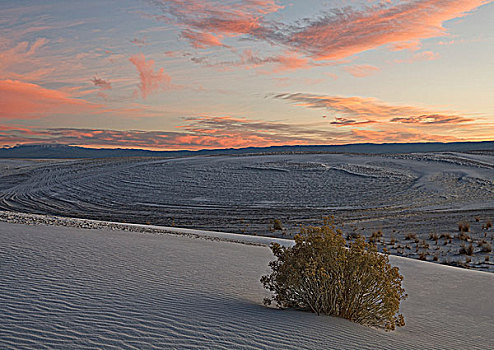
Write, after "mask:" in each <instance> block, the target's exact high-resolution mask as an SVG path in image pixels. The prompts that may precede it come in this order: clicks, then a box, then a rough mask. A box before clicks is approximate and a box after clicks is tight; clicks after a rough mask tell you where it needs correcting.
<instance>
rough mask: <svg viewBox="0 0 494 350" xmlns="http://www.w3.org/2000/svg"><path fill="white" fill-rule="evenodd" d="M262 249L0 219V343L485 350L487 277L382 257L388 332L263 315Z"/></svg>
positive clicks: (488, 336)
mask: <svg viewBox="0 0 494 350" xmlns="http://www.w3.org/2000/svg"><path fill="white" fill-rule="evenodd" d="M271 259H272V255H271V252H270V250H269V249H268V248H267V247H262V246H252V245H244V244H238V243H231V242H224V241H211V240H205V239H198V238H190V237H184V236H177V235H148V234H139V233H132V232H121V231H110V230H103V229H101V230H83V229H78V228H71V227H57V226H44V225H39V226H28V225H20V224H11V223H0V348H2V349H6V348H16V349H22V348H115V349H117V348H118V349H120V348H128V349H133V348H153V347H154V348H180V349H182V348H191V349H192V348H194V349H200V348H204V349H206V348H217V349H232V348H242V349H273V348H283V349H290V348H292V349H300V348H306V349H314V348H320V349H397V348H399V349H414V350H415V349H489V348H494V333H493V332H492V327H493V325H494V295H493V291H494V274H491V273H485V272H477V271H468V270H462V269H457V268H452V267H447V266H441V265H438V264H432V263H425V262H420V261H416V260H410V259H404V258H395V257H392V263H393V264H395V265H398V266H400V269H401V271H402V273H403V274H404V275H405V288H406V290H407V292H408V294H409V299H408V300H406V301H405V302H404V303H403V308H402V309H403V310H402V311H403V313H404V315H405V317H406V321H407V325H406V326H405V327H404V328H402V329H399V330H397V331H395V332H390V333H385V332H383V331H379V330H374V329H369V328H366V327H363V326H360V325H357V324H354V323H351V322H349V321H346V320H343V319H338V318H333V317H323V316H320V317H318V316H316V315H314V314H310V313H304V312H297V311H290V310H285V311H280V310H277V309H272V308H265V307H263V306H262V305H261V301H262V299H263V297H264V296H266V293H265V292H264V290H263V289H262V286H261V285H260V283H259V278H260V276H261V275H262V274H265V273H267V272H268V268H267V263H268V262H269V261H270V260H271Z"/></svg>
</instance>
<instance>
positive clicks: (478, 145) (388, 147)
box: [0, 141, 494, 159]
mask: <svg viewBox="0 0 494 350" xmlns="http://www.w3.org/2000/svg"><path fill="white" fill-rule="evenodd" d="M466 151H494V141H484V142H451V143H440V142H430V143H384V144H375V143H359V144H349V145H317V146H272V147H247V148H238V149H235V148H228V149H212V150H208V149H204V150H199V151H149V150H143V149H122V148H116V149H105V148H84V147H78V146H69V145H59V144H41V145H19V146H14V147H4V148H0V158H46V159H61V158H109V157H175V156H187V155H215V154H248V153H300V152H331V153H370V154H383V153H413V152H466Z"/></svg>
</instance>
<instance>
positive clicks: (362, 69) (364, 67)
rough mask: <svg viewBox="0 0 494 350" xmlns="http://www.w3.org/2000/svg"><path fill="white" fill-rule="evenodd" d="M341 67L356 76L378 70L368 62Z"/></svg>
mask: <svg viewBox="0 0 494 350" xmlns="http://www.w3.org/2000/svg"><path fill="white" fill-rule="evenodd" d="M343 69H344V70H345V71H347V72H348V73H350V74H351V75H353V76H354V77H356V78H363V77H367V76H369V75H372V74H374V73H376V72H378V71H379V68H377V67H375V66H371V65H370V64H356V65H353V66H345V67H343Z"/></svg>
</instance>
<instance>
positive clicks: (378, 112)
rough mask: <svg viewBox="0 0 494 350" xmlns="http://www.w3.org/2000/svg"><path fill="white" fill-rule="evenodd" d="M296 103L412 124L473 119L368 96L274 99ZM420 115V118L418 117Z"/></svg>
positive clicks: (292, 96) (287, 97) (463, 121)
mask: <svg viewBox="0 0 494 350" xmlns="http://www.w3.org/2000/svg"><path fill="white" fill-rule="evenodd" d="M274 98H277V99H283V100H288V101H292V102H295V103H296V104H297V105H298V106H304V107H308V108H318V109H327V110H329V111H331V112H333V113H335V114H343V115H345V116H348V117H352V118H357V119H363V120H357V121H365V120H368V119H373V120H379V121H390V122H401V123H415V124H459V123H466V122H472V121H474V119H471V118H466V117H463V116H460V115H451V114H444V113H437V112H436V111H430V110H427V109H425V108H422V107H416V106H407V105H391V104H388V103H385V102H382V101H379V100H378V99H375V98H371V97H342V96H321V95H313V94H301V93H296V94H279V95H276V96H274ZM417 115H419V117H417Z"/></svg>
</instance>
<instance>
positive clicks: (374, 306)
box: [261, 223, 406, 330]
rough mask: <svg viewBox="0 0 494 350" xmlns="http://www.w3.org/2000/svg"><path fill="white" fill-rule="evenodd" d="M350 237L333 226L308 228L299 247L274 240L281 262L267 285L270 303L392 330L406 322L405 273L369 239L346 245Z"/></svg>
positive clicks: (298, 239)
mask: <svg viewBox="0 0 494 350" xmlns="http://www.w3.org/2000/svg"><path fill="white" fill-rule="evenodd" d="M346 243H347V242H346V241H345V239H344V237H343V236H342V235H341V234H339V233H338V232H337V231H335V230H334V228H333V226H331V225H330V224H327V223H326V225H324V226H322V227H309V228H306V229H303V230H302V232H301V234H299V235H296V236H295V246H293V247H281V246H280V245H279V244H276V243H275V244H273V245H272V246H271V250H272V251H273V254H274V256H275V257H276V260H274V261H272V262H270V263H269V266H270V267H271V269H272V272H271V274H269V275H266V276H263V277H262V278H261V283H262V284H263V285H264V287H265V288H266V289H268V290H269V291H271V292H272V293H273V294H274V295H273V296H272V297H271V298H267V299H265V301H264V302H265V304H271V302H272V301H274V302H276V304H277V306H278V307H280V308H295V309H299V310H306V311H312V312H314V313H317V314H318V315H319V314H325V315H332V316H338V317H343V318H346V319H349V320H351V321H354V322H357V323H360V324H363V325H367V326H372V327H378V328H384V329H386V330H393V329H395V327H396V326H403V325H404V324H405V322H404V319H403V316H402V315H400V314H399V313H398V312H399V307H400V302H401V300H403V299H405V298H406V294H405V290H404V289H403V288H402V285H401V284H402V280H403V276H401V275H400V273H399V270H398V268H397V267H392V266H391V265H390V263H389V258H388V256H387V255H384V254H379V253H378V252H377V250H376V248H375V247H373V246H371V245H369V244H368V243H366V242H365V239H364V238H363V237H359V238H357V239H356V240H355V241H354V242H350V244H349V247H348V248H347V247H346Z"/></svg>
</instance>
